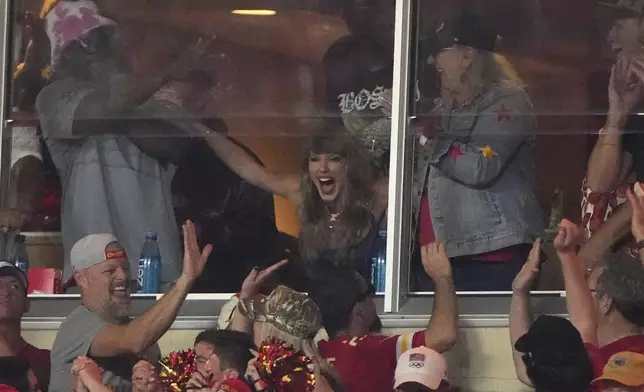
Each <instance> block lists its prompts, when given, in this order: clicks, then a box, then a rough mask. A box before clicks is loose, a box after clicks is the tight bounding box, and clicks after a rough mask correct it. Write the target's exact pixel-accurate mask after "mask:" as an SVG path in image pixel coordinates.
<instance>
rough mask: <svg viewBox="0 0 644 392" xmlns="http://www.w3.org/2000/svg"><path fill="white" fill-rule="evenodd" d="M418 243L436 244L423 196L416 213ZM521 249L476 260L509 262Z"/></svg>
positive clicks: (430, 218) (502, 250) (496, 251)
mask: <svg viewBox="0 0 644 392" xmlns="http://www.w3.org/2000/svg"><path fill="white" fill-rule="evenodd" d="M418 241H419V242H420V245H421V246H425V245H428V244H431V243H433V242H436V234H435V233H434V226H433V225H432V217H431V213H430V208H429V198H428V197H427V195H424V196H423V198H422V199H421V201H420V211H419V213H418ZM520 249H521V248H520V247H519V246H517V245H515V246H510V247H507V248H503V249H499V250H495V251H493V252H488V253H483V254H480V255H476V259H477V260H480V261H488V262H504V261H508V260H510V259H511V258H512V257H513V256H514V254H515V252H517V251H518V250H520Z"/></svg>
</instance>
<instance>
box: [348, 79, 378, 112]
mask: <svg viewBox="0 0 644 392" xmlns="http://www.w3.org/2000/svg"><path fill="white" fill-rule="evenodd" d="M384 92H385V88H384V87H383V86H378V87H376V88H375V89H373V91H369V90H367V89H362V90H360V92H358V93H355V92H353V91H351V92H348V93H343V94H340V95H338V99H339V100H340V103H338V107H339V108H340V110H341V111H342V114H346V113H351V112H352V111H354V110H358V111H361V110H365V109H367V108H369V109H370V110H375V109H378V108H379V107H380V106H381V105H380V96H381V95H382V94H383V93H384Z"/></svg>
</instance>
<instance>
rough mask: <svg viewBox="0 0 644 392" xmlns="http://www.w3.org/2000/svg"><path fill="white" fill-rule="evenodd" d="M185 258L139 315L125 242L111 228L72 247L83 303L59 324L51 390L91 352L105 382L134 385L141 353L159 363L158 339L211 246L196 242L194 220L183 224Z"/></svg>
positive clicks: (121, 387)
mask: <svg viewBox="0 0 644 392" xmlns="http://www.w3.org/2000/svg"><path fill="white" fill-rule="evenodd" d="M183 235H184V246H185V252H184V258H183V271H182V273H181V276H180V277H179V279H178V280H177V281H176V282H175V284H174V285H173V286H172V288H171V289H170V291H168V292H167V293H166V294H165V295H164V296H163V297H161V299H160V300H159V301H158V302H157V303H156V304H155V305H154V306H152V307H151V308H150V309H148V310H147V311H146V312H145V313H143V314H142V315H140V316H139V317H137V318H134V319H130V318H129V310H130V288H129V286H128V282H129V280H130V276H131V275H130V268H129V263H128V261H127V255H126V253H125V250H124V248H123V246H122V245H121V244H120V243H119V242H118V240H117V239H116V238H115V237H114V236H112V235H110V234H91V235H88V236H86V237H84V238H82V239H81V240H80V241H78V242H77V243H76V244H74V247H73V248H72V251H71V255H70V260H71V263H72V268H73V269H74V279H75V280H76V283H77V285H78V286H79V287H80V290H81V302H82V304H81V305H80V306H79V307H78V308H76V309H75V310H74V311H73V312H72V313H71V314H70V315H69V316H68V317H67V318H66V319H65V321H63V323H62V324H61V325H60V328H59V329H58V333H57V334H56V339H55V341H54V346H53V348H52V350H51V380H50V384H49V391H50V392H69V391H71V390H73V388H74V386H75V380H74V376H73V375H72V373H71V368H72V363H73V362H74V359H76V358H77V357H79V356H86V357H90V358H92V359H93V360H94V361H96V363H97V364H98V365H99V366H100V367H101V368H102V370H103V383H104V384H106V385H108V386H110V387H112V389H113V390H115V391H127V392H129V391H131V389H132V368H133V366H134V365H135V364H136V363H137V362H138V361H139V360H141V359H143V360H146V361H148V362H150V363H152V364H156V363H157V361H158V360H159V359H160V356H161V354H160V352H159V346H158V345H157V343H156V342H157V340H159V338H160V337H161V336H162V335H163V334H164V333H165V332H166V331H167V330H168V329H169V328H170V326H171V325H172V323H173V321H174V319H175V317H176V316H177V313H178V312H179V309H180V308H181V305H182V303H183V301H184V299H185V298H186V296H187V295H188V293H189V292H190V289H191V287H192V284H193V283H194V281H195V279H196V278H197V277H198V276H199V275H200V274H201V272H202V271H203V268H204V265H205V264H206V261H207V260H208V256H209V255H210V252H211V250H212V247H211V246H210V245H208V246H206V247H205V248H204V250H203V252H202V251H200V249H199V245H198V244H197V237H196V234H195V226H194V225H193V224H192V222H190V221H188V222H187V223H186V224H185V225H184V226H183Z"/></svg>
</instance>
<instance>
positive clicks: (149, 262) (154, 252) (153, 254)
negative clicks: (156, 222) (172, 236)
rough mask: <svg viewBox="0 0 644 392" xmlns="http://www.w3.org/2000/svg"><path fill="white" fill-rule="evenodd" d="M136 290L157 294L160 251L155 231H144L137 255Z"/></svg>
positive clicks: (159, 276)
mask: <svg viewBox="0 0 644 392" xmlns="http://www.w3.org/2000/svg"><path fill="white" fill-rule="evenodd" d="M137 272H138V273H137V279H136V280H137V286H138V290H137V292H139V293H143V294H157V293H159V290H160V286H161V253H160V252H159V245H158V244H157V233H155V232H152V231H151V232H147V233H145V243H144V244H143V249H142V250H141V256H140V257H139V268H138V271H137Z"/></svg>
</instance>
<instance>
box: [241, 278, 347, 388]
mask: <svg viewBox="0 0 644 392" xmlns="http://www.w3.org/2000/svg"><path fill="white" fill-rule="evenodd" d="M238 309H239V312H240V314H241V315H242V316H244V317H246V318H247V319H249V320H252V321H253V329H254V331H253V332H254V333H253V335H254V338H255V341H256V342H257V344H258V346H259V345H260V344H261V342H263V341H266V340H268V339H269V338H271V337H274V338H278V339H280V340H283V341H285V342H286V343H287V344H289V345H292V346H293V348H295V349H296V350H299V351H302V352H303V353H304V354H305V355H306V356H307V357H309V358H311V359H312V360H313V361H314V362H315V364H316V365H317V366H316V376H317V377H316V380H317V382H316V385H315V392H339V391H341V390H342V387H341V385H340V382H339V379H338V377H337V375H336V372H335V371H334V370H333V368H332V367H331V365H330V364H329V362H327V361H326V360H325V359H324V358H322V356H321V355H320V352H319V351H318V347H317V343H316V342H315V336H316V334H317V333H318V331H319V330H320V328H321V327H322V315H321V314H320V310H319V309H318V307H317V305H316V304H315V303H314V302H313V300H311V299H310V298H309V297H308V296H307V295H306V294H303V293H299V292H297V291H294V290H292V289H290V288H288V287H286V286H278V287H277V288H276V289H275V290H273V292H272V293H271V294H270V295H269V296H268V297H255V298H254V299H244V300H241V301H240V302H239V305H238Z"/></svg>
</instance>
